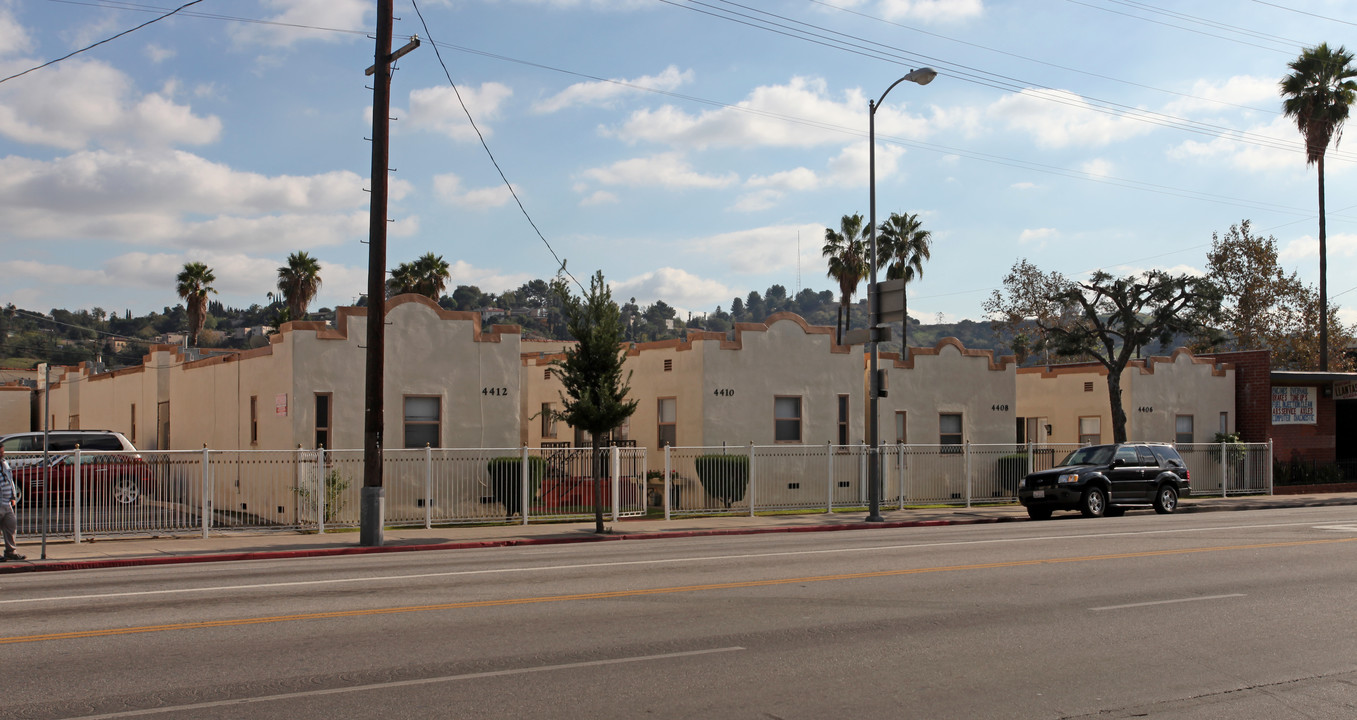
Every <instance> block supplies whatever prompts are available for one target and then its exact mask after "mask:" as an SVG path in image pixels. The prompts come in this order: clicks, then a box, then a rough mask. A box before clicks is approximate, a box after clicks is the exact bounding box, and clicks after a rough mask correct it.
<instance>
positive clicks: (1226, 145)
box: [1168, 115, 1305, 172]
mask: <svg viewBox="0 0 1357 720" xmlns="http://www.w3.org/2000/svg"><path fill="white" fill-rule="evenodd" d="M1246 132H1248V133H1249V134H1251V135H1264V136H1266V137H1269V138H1273V139H1275V140H1277V141H1279V142H1280V144H1282V145H1283V146H1285V147H1290V148H1292V149H1290V150H1285V149H1278V148H1275V147H1264V146H1262V145H1257V144H1255V143H1241V142H1237V141H1235V140H1232V139H1229V138H1225V137H1216V138H1213V139H1211V140H1210V141H1207V142H1199V141H1197V140H1188V141H1186V142H1183V143H1182V144H1180V145H1178V146H1176V147H1174V148H1171V149H1170V150H1169V151H1168V156H1169V157H1170V158H1172V159H1175V160H1195V161H1198V162H1202V163H1213V164H1214V163H1218V162H1219V161H1222V160H1223V161H1225V162H1226V163H1228V164H1229V165H1230V166H1231V167H1233V168H1236V169H1239V170H1247V171H1249V172H1261V171H1264V170H1276V169H1279V168H1288V167H1290V168H1294V169H1296V170H1297V171H1303V170H1304V168H1305V142H1304V140H1303V139H1302V138H1301V135H1300V133H1299V132H1297V130H1296V126H1295V124H1294V122H1293V121H1292V120H1290V119H1288V118H1286V117H1284V116H1280V115H1279V116H1277V117H1276V118H1275V119H1273V121H1272V122H1270V123H1268V124H1267V125H1265V126H1261V127H1254V128H1249V129H1248V130H1247V131H1246Z"/></svg>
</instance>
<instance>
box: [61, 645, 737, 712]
mask: <svg viewBox="0 0 1357 720" xmlns="http://www.w3.org/2000/svg"><path fill="white" fill-rule="evenodd" d="M736 650H744V648H742V647H738V646H735V647H724V648H711V649H709V650H689V651H688V652H676V653H665V654H663V655H639V656H636V657H628V658H614V659H612V660H589V661H587V662H576V663H564V664H561V665H539V666H537V667H527V668H515V669H512V670H492V671H490V672H478V673H467V674H465V675H444V676H443V677H433V678H420V679H418V680H396V681H393V682H385V683H372V684H369V685H355V686H353V687H341V688H330V689H328V690H306V691H302V692H293V693H282V694H279V695H262V696H260V697H252V698H236V699H234V700H217V701H214V702H203V703H194V704H192V705H174V706H171V707H158V708H146V709H144V710H127V711H124V712H115V713H106V714H103V715H84V716H81V717H78V718H71V719H70V720H108V719H110V718H126V717H142V716H145V715H158V714H161V713H174V712H192V711H194V710H206V709H208V708H219V707H233V706H240V705H250V704H253V703H262V702H278V701H280V700H295V699H297V698H309V697H319V696H322V695H339V694H341V693H353V692H367V691H369V690H386V689H389V688H400V687H414V686H419V685H432V684H434V683H446V682H458V681H461V680H479V679H482V678H492V677H505V676H508V675H527V674H530V673H539V672H553V671H556V670H577V669H579V668H589V667H602V666H605V665H621V664H623V663H637V662H651V661H655V660H671V659H674V658H681V657H693V656H695V655H711V654H714V653H726V652H734V651H736Z"/></svg>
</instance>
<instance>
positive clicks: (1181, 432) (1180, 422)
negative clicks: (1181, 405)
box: [1173, 415, 1192, 443]
mask: <svg viewBox="0 0 1357 720" xmlns="http://www.w3.org/2000/svg"><path fill="white" fill-rule="evenodd" d="M1173 430H1174V432H1173V440H1174V442H1179V443H1190V442H1192V416H1191V415H1179V416H1178V418H1177V420H1176V421H1175V422H1174V428H1173Z"/></svg>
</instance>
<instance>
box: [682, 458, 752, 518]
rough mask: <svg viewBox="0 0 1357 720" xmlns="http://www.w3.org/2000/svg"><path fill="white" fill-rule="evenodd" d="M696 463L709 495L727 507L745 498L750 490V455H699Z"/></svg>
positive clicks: (700, 480)
mask: <svg viewBox="0 0 1357 720" xmlns="http://www.w3.org/2000/svg"><path fill="white" fill-rule="evenodd" d="M695 464H696V465H697V479H698V481H699V482H701V483H702V489H703V490H705V491H706V492H707V495H709V496H711V497H714V498H716V499H718V500H720V501H721V502H724V503H725V504H726V508H727V509H729V508H730V506H731V504H732V503H734V502H737V501H740V500H743V499H744V494H745V492H746V491H748V490H749V456H748V455H699V456H698V457H697V460H696V461H695Z"/></svg>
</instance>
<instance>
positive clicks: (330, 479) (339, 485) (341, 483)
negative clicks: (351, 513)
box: [293, 468, 349, 522]
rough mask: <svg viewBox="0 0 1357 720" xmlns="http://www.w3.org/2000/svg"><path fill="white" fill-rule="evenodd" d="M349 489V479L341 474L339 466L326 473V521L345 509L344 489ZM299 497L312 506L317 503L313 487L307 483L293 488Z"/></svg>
mask: <svg viewBox="0 0 1357 720" xmlns="http://www.w3.org/2000/svg"><path fill="white" fill-rule="evenodd" d="M348 489H349V481H348V480H347V479H345V478H344V476H343V475H340V474H339V470H338V468H334V469H331V470H330V471H329V472H327V473H325V522H330V521H332V520H334V519H335V517H336V516H338V515H339V513H340V511H342V510H343V509H344V491H346V490H348ZM293 490H295V491H296V493H297V497H299V498H301V499H302V502H305V503H307V504H309V505H310V506H312V507H315V505H316V498H315V496H314V495H313V494H312V492H311V488H309V487H306V486H305V485H298V486H297V487H295V488H293Z"/></svg>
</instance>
